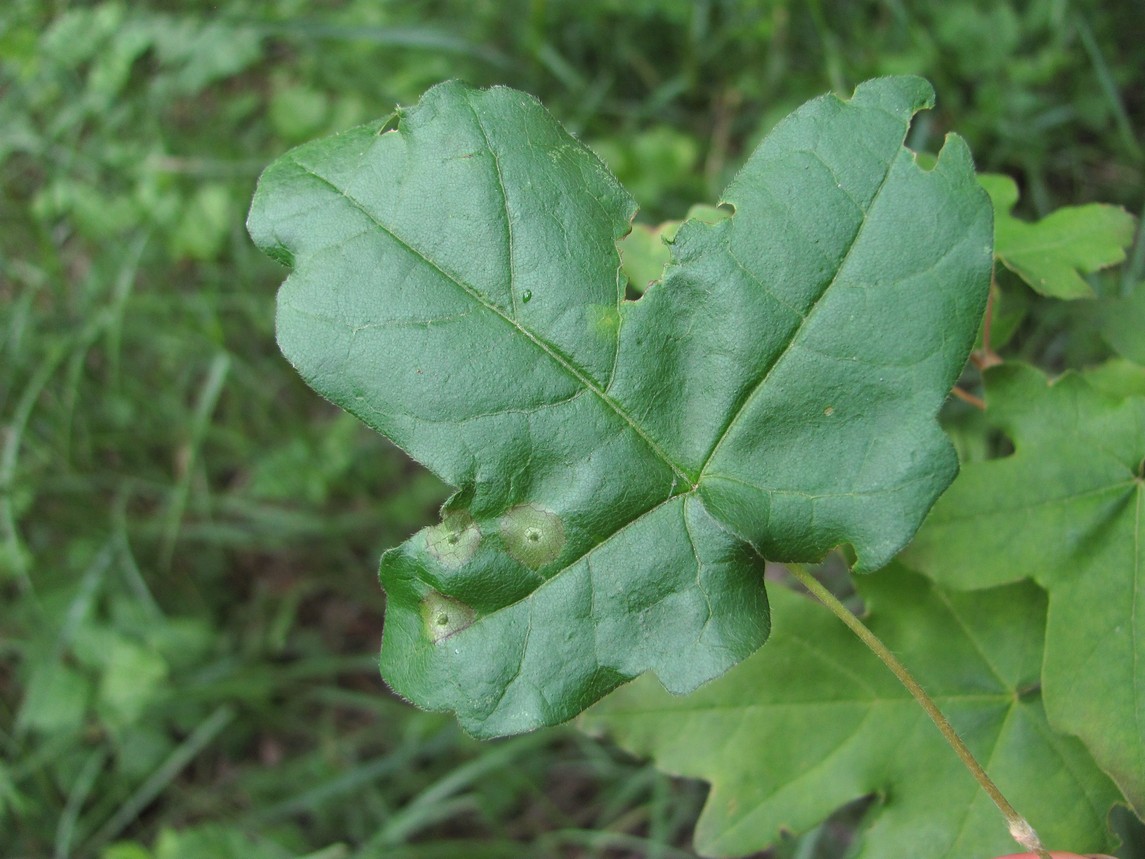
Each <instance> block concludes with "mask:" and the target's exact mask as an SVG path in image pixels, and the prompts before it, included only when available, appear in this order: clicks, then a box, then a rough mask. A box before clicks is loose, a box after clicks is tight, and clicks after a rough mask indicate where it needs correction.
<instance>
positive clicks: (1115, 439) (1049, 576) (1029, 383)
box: [903, 364, 1145, 816]
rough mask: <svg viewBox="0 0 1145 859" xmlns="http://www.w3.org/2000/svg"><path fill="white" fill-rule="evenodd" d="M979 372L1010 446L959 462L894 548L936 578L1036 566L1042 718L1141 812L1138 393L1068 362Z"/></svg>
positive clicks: (1141, 437) (1143, 579) (957, 581)
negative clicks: (1066, 368) (1042, 606)
mask: <svg viewBox="0 0 1145 859" xmlns="http://www.w3.org/2000/svg"><path fill="white" fill-rule="evenodd" d="M1119 375H1120V377H1121V378H1123V379H1124V380H1126V381H1127V382H1128V383H1129V386H1128V387H1129V390H1131V391H1137V390H1140V380H1139V377H1135V375H1134V374H1133V373H1131V372H1129V373H1127V372H1125V369H1124V368H1122V369H1121V370H1120V371H1119ZM1115 378H1117V376H1116V375H1115V374H1112V373H1106V374H1104V375H1103V376H1102V377H1101V381H1102V386H1103V387H1105V388H1108V387H1109V385H1110V384H1111V383H1112V382H1113V381H1114V380H1115ZM985 380H986V401H987V404H988V408H987V411H986V416H987V418H989V419H990V421H991V423H993V424H994V425H995V426H996V427H998V428H1000V429H1002V430H1003V431H1004V432H1006V433H1007V434H1008V435H1009V436H1010V438H1011V439H1012V440H1013V442H1014V448H1015V452H1014V454H1013V455H1012V456H1008V457H1005V458H1003V459H995V460H990V461H987V462H981V463H969V464H967V465H965V466H964V467H963V469H962V473H961V474H960V475H959V477H958V479H957V480H955V482H954V485H953V486H952V487H951V488H950V489H949V490H948V491H947V493H946V494H945V495H944V496H943V497H942V498H940V499H939V501H938V503H937V504H936V505H935V507H934V509H933V510H932V511H931V514H930V517H929V518H928V519H927V521H926V523H925V524H924V525H923V527H922V530H921V531H919V533H918V535H917V536H916V538H915V540H914V542H913V543H912V544H911V545H910V546H909V547H908V548H907V550H906V552H905V554H904V556H903V557H904V559H905V560H906V562H907V563H909V564H910V565H911V566H912V567H914V568H916V569H918V570H919V571H920V572H923V573H926V574H927V575H929V576H930V577H931V578H933V579H934V580H935V581H938V582H940V583H942V584H943V585H946V586H952V587H957V588H984V587H992V586H995V585H999V584H1003V583H1006V582H1013V581H1017V580H1019V579H1023V578H1033V579H1034V580H1035V581H1036V582H1038V583H1039V584H1040V585H1042V586H1043V587H1045V588H1046V589H1047V590H1048V591H1049V599H1050V610H1049V619H1048V627H1047V639H1046V656H1045V665H1044V668H1043V672H1042V684H1043V686H1044V694H1045V700H1046V710H1047V712H1048V713H1049V716H1050V721H1051V723H1052V724H1053V725H1054V726H1055V728H1057V729H1058V730H1062V731H1066V732H1068V733H1071V734H1076V735H1077V736H1079V737H1080V738H1081V739H1082V740H1083V741H1084V742H1085V743H1086V745H1087V746H1088V747H1089V748H1090V750H1091V752H1092V753H1093V755H1094V757H1095V758H1096V759H1097V761H1098V763H1099V764H1101V766H1102V767H1103V768H1104V769H1105V771H1106V772H1107V773H1109V774H1110V776H1112V777H1113V780H1114V781H1115V782H1117V784H1118V785H1119V786H1120V787H1121V789H1122V791H1124V793H1125V796H1126V798H1127V799H1128V800H1129V802H1130V804H1131V805H1132V807H1133V808H1134V809H1135V810H1136V812H1137V814H1138V816H1142V815H1145V656H1143V654H1145V553H1143V552H1142V546H1145V397H1141V396H1125V395H1123V396H1116V395H1114V394H1111V393H1109V392H1108V390H1098V389H1097V388H1095V387H1094V386H1093V385H1091V384H1089V383H1088V382H1087V381H1086V380H1085V378H1084V377H1083V376H1081V375H1078V374H1072V373H1071V374H1067V375H1065V376H1063V377H1062V378H1060V379H1058V380H1057V381H1055V382H1054V383H1053V384H1047V380H1046V378H1045V376H1043V375H1042V374H1041V373H1040V372H1039V371H1038V370H1035V369H1033V368H1031V367H1027V366H1024V365H1019V364H1003V365H1000V366H998V367H994V368H991V369H990V370H987V371H986V374H985Z"/></svg>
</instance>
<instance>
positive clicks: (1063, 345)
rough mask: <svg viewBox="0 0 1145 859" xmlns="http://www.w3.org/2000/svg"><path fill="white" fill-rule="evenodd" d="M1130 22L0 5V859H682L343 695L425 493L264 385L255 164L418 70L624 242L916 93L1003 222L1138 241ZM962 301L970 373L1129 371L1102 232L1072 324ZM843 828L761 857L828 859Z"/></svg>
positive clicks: (607, 802) (312, 411)
mask: <svg viewBox="0 0 1145 859" xmlns="http://www.w3.org/2000/svg"><path fill="white" fill-rule="evenodd" d="M1135 6H1136V4H1135V3H1134V2H1131V0H1121V2H1112V3H1100V4H1099V3H1098V2H1096V0H1087V2H1074V3H1068V2H1064V0H1030V2H1023V3H1018V2H1011V3H985V2H975V0H953V2H946V3H942V4H939V3H937V2H924V3H918V4H909V7H908V4H901V3H896V2H892V0H884V2H862V3H842V2H822V0H820V2H811V3H795V2H785V0H740V2H730V0H728V2H717V0H708V2H696V3H690V4H684V3H668V2H654V0H625V2H621V0H578V2H575V3H573V2H566V0H550V2H544V0H531V2H524V0H513V2H494V0H468V2H462V0H431V2H421V3H416V4H410V3H397V2H388V3H378V2H365V0H361V2H353V0H350V2H325V3H320V4H312V3H302V2H296V0H275V2H272V3H253V2H249V0H231V2H226V3H221V4H216V3H210V4H208V3H197V2H182V3H177V4H173V3H162V4H160V3H154V4H149V3H142V2H139V3H130V4H128V3H115V2H98V3H65V2H55V3H53V2H32V0H11V2H9V3H7V4H5V6H4V9H3V11H0V88H2V92H3V97H2V99H0V185H2V187H3V194H2V195H0V303H2V304H0V307H2V310H0V312H2V317H0V320H2V324H0V414H2V424H3V426H2V435H0V588H2V591H3V594H2V596H3V603H2V607H0V749H2V751H3V759H2V761H0V848H2V849H3V852H4V853H5V855H9V854H10V855H13V856H44V855H56V856H81V857H82V856H105V857H114V859H136V857H152V856H154V857H174V856H180V857H195V856H199V855H202V856H211V857H218V856H230V855H233V856H243V857H248V856H249V857H262V856H267V857H279V856H304V855H308V856H323V857H325V856H362V857H369V856H387V857H402V856H410V857H414V856H417V857H428V856H452V855H457V851H458V850H463V851H464V853H465V855H473V856H496V857H501V856H505V857H510V856H533V855H538V853H540V854H543V855H552V856H660V857H674V856H689V855H694V854H693V853H692V852H691V848H690V847H689V846H688V845H689V844H690V832H691V828H692V826H693V825H694V822H695V819H696V816H697V814H698V810H699V805H700V803H701V802H702V800H703V798H704V795H705V788H704V787H703V786H702V785H701V784H700V783H697V782H688V781H670V780H668V779H667V778H665V777H663V776H661V775H658V774H657V773H656V772H655V771H654V770H652V769H651V768H650V767H648V766H646V765H643V764H640V763H638V762H634V761H632V760H630V759H628V758H626V757H624V756H623V755H621V754H619V753H618V752H615V751H614V750H612V749H611V748H610V747H607V746H603V745H599V744H597V743H595V742H591V741H589V740H587V739H585V738H584V737H582V736H581V735H579V734H577V733H576V732H574V731H571V730H568V729H559V730H552V731H546V732H542V733H539V734H536V735H531V736H529V737H525V738H519V739H515V740H512V741H507V742H498V743H490V744H484V745H478V744H476V743H473V742H472V741H469V740H467V739H466V738H465V737H464V736H462V735H461V734H460V733H459V731H458V730H457V728H456V727H455V726H454V724H453V723H452V722H451V721H450V720H448V719H443V718H440V717H436V716H428V715H425V714H420V713H416V712H414V711H413V710H412V709H410V708H408V707H406V706H405V705H404V704H402V703H401V702H399V701H397V700H395V699H393V698H390V697H388V696H387V695H386V694H385V692H384V691H383V690H382V688H381V684H380V681H379V679H378V677H377V673H376V668H375V665H374V662H375V657H376V650H377V642H378V638H379V635H380V619H381V610H382V596H381V592H380V590H379V588H378V587H377V583H376V580H375V578H374V576H373V574H372V570H373V569H374V568H375V564H376V562H377V556H378V554H379V553H380V551H381V549H382V548H384V547H386V546H389V545H393V544H395V543H398V542H400V541H401V540H402V539H403V538H404V537H405V536H407V535H408V534H409V533H411V532H412V531H413V530H414V529H415V528H416V527H417V526H418V525H420V524H423V523H424V522H427V521H430V518H431V517H432V515H433V511H434V509H435V508H436V506H437V504H438V503H439V502H440V500H441V499H442V498H443V497H444V488H443V487H441V486H440V485H438V484H437V483H436V482H435V481H434V480H433V479H432V478H430V477H428V476H427V475H425V474H423V473H421V472H420V471H418V470H417V469H416V468H414V467H413V466H411V465H410V464H409V463H408V461H406V460H405V458H404V457H403V456H401V455H400V454H398V453H397V452H395V451H393V450H392V449H391V448H389V447H388V446H387V445H386V444H385V442H383V441H382V440H381V439H379V438H378V437H377V436H375V435H374V434H373V433H371V432H369V431H367V430H365V429H363V428H362V427H360V426H359V425H358V424H357V422H356V421H354V420H353V419H351V418H348V417H345V416H342V415H340V414H338V413H337V412H336V411H335V410H334V409H332V408H331V407H328V406H326V405H324V404H323V403H321V402H319V401H317V399H316V398H315V397H314V396H313V395H312V394H311V393H309V392H308V391H307V390H306V389H305V388H304V387H303V385H302V384H301V382H300V381H298V380H297V379H296V378H295V375H294V373H293V371H291V369H290V368H289V367H288V366H287V365H286V363H285V362H284V361H283V360H282V359H281V358H280V357H279V356H278V354H277V351H276V349H275V348H274V343H273V335H272V319H273V296H274V291H275V287H276V285H277V283H278V282H279V280H280V279H281V271H280V269H278V268H277V267H276V266H275V265H274V264H273V263H271V262H269V261H267V260H265V259H264V258H262V257H261V255H260V254H259V253H258V252H257V251H256V250H255V249H254V248H253V247H252V246H251V244H250V242H249V240H248V239H247V237H246V234H245V231H244V229H243V218H244V216H245V211H246V206H247V203H248V201H249V198H250V194H251V192H252V190H253V185H254V180H255V178H256V177H257V175H258V172H259V170H260V169H261V168H262V167H263V166H264V165H265V164H266V163H267V162H269V161H270V160H271V159H272V158H273V157H274V156H275V155H277V154H280V153H281V152H282V151H283V150H284V149H285V148H286V147H288V146H290V145H293V144H295V143H298V142H301V141H303V140H306V139H308V138H311V137H314V136H318V135H321V134H324V133H328V132H331V131H334V130H339V129H343V128H346V127H348V126H350V125H353V124H356V123H359V122H362V121H366V120H368V119H373V118H376V117H378V116H383V115H385V114H387V113H388V112H389V111H390V110H391V109H392V107H393V104H394V103H395V102H402V103H406V104H410V103H412V102H413V101H414V100H416V98H417V97H418V95H419V94H420V93H421V91H422V90H424V89H425V88H427V87H428V86H430V85H432V84H433V83H436V82H437V81H439V80H442V79H445V78H450V77H461V78H464V79H466V80H468V81H469V82H470V83H472V84H475V85H486V84H490V83H494V82H501V83H507V84H510V85H513V86H516V87H519V88H522V89H525V90H528V91H530V92H533V93H534V94H536V95H537V96H538V97H540V98H541V99H542V101H544V102H545V104H546V105H547V106H548V107H549V108H550V110H551V111H552V112H553V113H554V115H555V116H557V117H558V119H560V120H561V121H562V122H563V123H564V124H565V125H566V126H568V127H569V128H570V129H571V130H573V131H574V132H575V133H577V134H579V135H580V136H581V137H582V138H583V139H585V140H587V141H588V142H589V143H590V144H591V145H592V146H594V148H596V149H597V151H598V152H599V153H600V154H601V155H602V156H603V157H604V158H605V159H606V160H607V161H608V163H609V164H610V166H612V168H613V170H614V171H615V172H616V173H617V175H618V177H619V178H620V180H621V181H622V182H623V183H624V184H625V185H626V187H628V188H629V189H630V190H631V191H632V193H633V194H634V195H635V196H636V198H637V199H638V201H640V203H641V204H642V206H643V212H642V216H641V217H642V220H645V221H647V222H648V223H658V222H660V221H663V220H665V219H669V218H679V217H681V216H682V215H683V214H684V213H685V212H686V211H687V209H688V207H689V206H690V205H692V204H693V203H697V202H707V203H711V202H714V197H715V194H716V193H717V192H718V190H719V189H720V188H722V187H723V186H724V185H725V184H726V182H727V180H728V179H729V178H730V176H731V175H732V174H733V173H734V171H735V170H736V168H737V167H738V166H739V164H740V163H741V161H742V158H743V157H744V156H745V155H746V153H748V152H750V151H751V148H752V147H753V146H754V144H755V142H757V141H758V139H759V138H760V137H761V136H762V135H763V134H764V133H765V132H766V131H767V130H768V129H769V128H770V127H771V125H772V124H773V123H774V122H775V121H776V120H777V119H779V118H780V117H782V116H783V115H784V114H785V113H787V112H788V111H789V110H790V109H791V108H793V107H794V106H796V105H797V104H799V103H801V102H802V101H804V100H805V99H807V98H809V97H811V96H812V95H815V94H817V93H819V92H822V91H824V90H827V89H832V88H833V89H836V90H838V91H839V92H841V93H849V91H850V90H851V88H852V87H853V86H854V84H856V83H857V82H858V81H860V80H863V79H865V78H868V77H872V76H875V75H879V74H885V73H891V72H913V73H918V74H922V75H925V76H927V77H929V78H930V79H931V80H932V81H933V82H934V84H935V87H936V89H937V91H938V94H939V104H938V108H937V109H936V110H935V111H933V112H931V113H929V114H926V115H924V116H923V117H920V118H919V120H917V121H916V122H915V124H914V126H913V128H912V134H911V138H910V140H909V141H908V142H909V144H910V145H911V146H912V147H914V148H916V149H922V150H925V149H936V148H937V147H938V145H939V144H940V141H941V139H942V135H943V134H944V133H945V131H946V130H947V129H949V128H957V129H958V131H959V132H960V133H961V134H963V135H964V136H965V137H966V138H967V140H968V142H969V143H970V145H971V148H972V150H973V151H974V153H975V156H976V159H977V163H978V166H979V168H980V169H984V170H990V171H993V172H999V173H1006V174H1009V175H1010V176H1012V177H1013V178H1014V179H1015V180H1017V182H1018V184H1019V187H1020V190H1021V197H1020V199H1019V201H1018V204H1017V208H1016V210H1015V211H1016V213H1017V215H1018V216H1020V217H1023V218H1028V219H1033V218H1036V217H1042V216H1045V215H1047V214H1049V213H1050V212H1051V211H1053V210H1054V209H1056V208H1058V207H1060V206H1062V205H1066V204H1078V203H1086V202H1090V201H1101V202H1106V203H1117V204H1121V205H1124V206H1126V207H1128V208H1129V209H1130V210H1131V211H1134V212H1140V211H1141V207H1142V204H1143V202H1145V201H1143V199H1142V196H1143V195H1142V184H1143V171H1145V154H1143V152H1142V148H1141V143H1140V141H1141V139H1142V130H1143V128H1145V88H1143V87H1142V86H1141V80H1142V69H1141V62H1140V54H1139V51H1140V48H1139V46H1140V44H1142V42H1145V20H1143V19H1142V17H1141V16H1140V14H1139V9H1136V8H1135ZM999 277H1000V285H1001V287H1002V293H1001V298H1000V304H999V315H998V320H997V327H996V331H995V339H994V344H995V345H996V346H997V345H999V344H1000V343H1003V342H1005V343H1006V352H1007V355H1008V356H1013V357H1020V358H1022V359H1024V360H1028V361H1031V362H1033V363H1036V364H1038V365H1039V366H1041V367H1042V368H1043V369H1045V370H1047V371H1049V372H1057V371H1060V370H1062V369H1065V368H1067V367H1082V366H1087V365H1089V364H1093V363H1095V362H1098V361H1100V360H1103V359H1104V358H1106V357H1107V356H1108V355H1110V354H1111V350H1113V349H1117V350H1119V351H1120V352H1121V353H1122V354H1124V355H1125V357H1127V358H1130V359H1133V358H1136V360H1139V361H1140V360H1141V355H1140V349H1141V346H1140V337H1139V336H1138V337H1134V332H1135V331H1138V332H1139V331H1140V328H1134V327H1133V325H1132V319H1133V318H1134V316H1133V314H1134V313H1136V314H1138V315H1137V317H1136V318H1139V319H1140V318H1145V310H1142V309H1141V308H1142V307H1145V303H1143V302H1145V299H1142V295H1143V294H1145V291H1142V290H1139V289H1138V285H1139V284H1140V283H1141V281H1142V280H1143V279H1145V245H1143V244H1142V242H1141V240H1140V237H1139V238H1138V241H1137V244H1136V245H1135V246H1134V248H1133V249H1132V251H1131V253H1130V258H1129V260H1128V261H1127V262H1126V264H1125V265H1123V266H1121V267H1120V268H1119V269H1112V270H1110V271H1107V272H1105V273H1104V274H1100V275H1096V276H1095V275H1088V276H1087V282H1088V284H1089V286H1090V288H1092V289H1093V290H1094V292H1095V295H1096V298H1095V299H1094V300H1091V301H1088V302H1085V303H1076V302H1075V303H1071V304H1065V303H1062V302H1054V301H1050V300H1047V299H1043V298H1038V297H1036V296H1035V295H1034V293H1033V292H1031V291H1029V290H1027V289H1026V288H1025V287H1024V286H1023V285H1021V283H1020V282H1019V281H1018V280H1017V279H1016V278H1011V277H1010V276H1009V273H1008V272H1002V273H1001V274H1000V275H999ZM1127 320H1128V321H1127ZM1007 338H1008V342H1006V341H1007ZM1135 350H1136V351H1135ZM947 417H948V426H949V428H950V429H951V431H952V432H953V433H954V434H955V436H956V439H957V440H958V443H959V445H960V449H961V452H962V454H963V456H964V458H966V459H975V458H982V456H984V455H985V453H987V452H988V451H989V450H990V449H991V445H994V444H996V442H997V437H996V436H995V435H993V434H992V433H991V432H989V431H988V429H987V428H986V427H985V426H984V425H983V423H982V421H981V420H980V419H979V417H978V415H977V414H976V413H975V412H974V410H972V409H970V408H968V407H962V406H960V405H955V406H953V407H952V408H951V409H950V412H949V414H948V416H947ZM861 812H862V809H861V808H854V809H851V810H850V811H849V812H844V813H843V815H842V816H840V817H838V818H836V819H835V820H834V821H832V822H831V823H829V824H827V825H825V826H824V827H821V828H819V829H817V830H815V831H813V832H812V833H811V834H809V835H808V836H805V837H804V838H802V839H792V840H790V841H789V842H787V843H785V844H784V846H783V847H781V848H780V850H779V853H778V854H777V855H783V856H802V857H812V856H820V855H822V856H834V855H839V852H840V851H841V849H842V848H841V846H840V844H841V843H843V842H845V841H846V839H847V837H848V833H849V831H850V825H849V821H850V820H853V819H855V818H856V816H857V815H859V814H861ZM1119 825H1120V826H1122V827H1123V828H1124V829H1125V833H1124V834H1125V835H1126V836H1127V837H1128V838H1129V839H1130V841H1129V842H1127V845H1126V846H1125V847H1123V849H1122V855H1124V856H1126V857H1128V856H1132V855H1139V854H1135V853H1133V852H1132V851H1133V850H1141V849H1143V848H1142V847H1141V842H1140V841H1138V842H1136V845H1137V846H1136V847H1135V846H1134V842H1133V841H1132V839H1133V838H1139V837H1140V836H1139V835H1138V834H1135V830H1133V829H1132V826H1131V824H1129V823H1128V822H1127V821H1124V820H1123V821H1121V823H1119Z"/></svg>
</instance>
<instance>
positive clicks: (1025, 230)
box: [978, 173, 1134, 298]
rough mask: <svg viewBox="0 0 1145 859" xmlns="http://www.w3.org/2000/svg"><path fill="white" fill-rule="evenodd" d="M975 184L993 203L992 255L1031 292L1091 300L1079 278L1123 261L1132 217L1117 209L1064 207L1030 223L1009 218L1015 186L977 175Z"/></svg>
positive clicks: (996, 176) (1130, 236)
mask: <svg viewBox="0 0 1145 859" xmlns="http://www.w3.org/2000/svg"><path fill="white" fill-rule="evenodd" d="M978 181H979V182H980V183H981V184H982V187H983V188H985V189H986V192H987V193H988V194H989V195H990V200H991V202H992V203H993V204H994V254H995V256H997V258H998V259H999V260H1001V261H1002V264H1003V265H1005V266H1006V268H1008V269H1010V270H1011V271H1012V272H1014V273H1015V274H1017V275H1018V276H1019V277H1021V278H1022V280H1024V281H1025V282H1026V283H1028V284H1029V285H1030V287H1031V288H1032V289H1033V290H1034V291H1035V292H1038V293H1041V294H1042V295H1047V296H1050V297H1051V298H1092V297H1093V289H1092V288H1091V287H1090V285H1089V284H1088V283H1086V282H1085V279H1084V278H1083V277H1082V275H1084V274H1090V273H1092V272H1095V271H1099V270H1101V269H1103V268H1107V267H1108V266H1111V265H1116V264H1117V263H1120V262H1123V261H1124V260H1125V249H1126V248H1127V247H1128V246H1129V244H1130V242H1132V241H1133V227H1134V218H1133V216H1132V215H1130V214H1129V213H1128V212H1126V211H1125V210H1124V209H1122V208H1120V207H1119V206H1108V205H1104V204H1100V203H1090V204H1088V205H1085V206H1065V207H1063V208H1061V209H1058V210H1057V211H1055V212H1052V213H1051V214H1049V215H1047V216H1046V217H1044V218H1042V219H1041V220H1040V221H1035V222H1029V221H1022V220H1019V219H1017V218H1015V217H1014V216H1013V215H1012V214H1011V210H1012V209H1013V208H1014V204H1015V203H1017V202H1018V185H1017V183H1015V182H1014V180H1013V179H1011V178H1010V177H1009V176H1003V175H1001V174H997V173H982V174H979V176H978Z"/></svg>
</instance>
